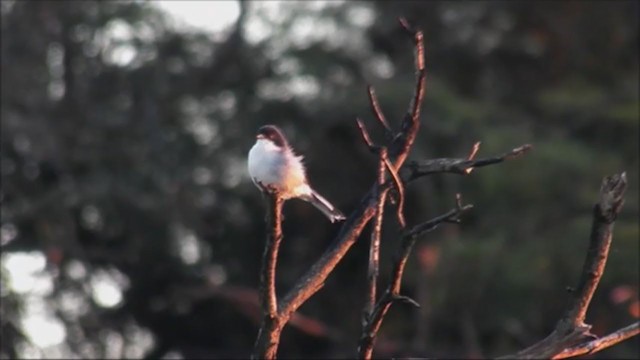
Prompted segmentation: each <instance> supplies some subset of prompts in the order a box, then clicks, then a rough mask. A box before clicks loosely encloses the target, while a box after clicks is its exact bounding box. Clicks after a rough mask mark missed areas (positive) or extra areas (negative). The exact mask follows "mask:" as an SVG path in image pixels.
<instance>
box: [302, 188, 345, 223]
mask: <svg viewBox="0 0 640 360" xmlns="http://www.w3.org/2000/svg"><path fill="white" fill-rule="evenodd" d="M302 199H303V200H306V201H308V202H310V203H311V204H312V205H313V206H315V207H316V208H317V209H318V210H320V211H321V212H322V213H323V214H324V215H325V216H326V217H328V218H329V221H331V222H332V223H333V222H336V221H341V220H344V219H346V217H345V216H344V214H343V213H342V212H341V211H340V210H338V209H336V208H335V207H334V206H333V205H332V204H331V203H330V202H329V200H327V199H325V198H323V197H322V196H321V195H320V194H318V193H317V192H315V191H314V190H311V193H310V194H308V195H305V196H302Z"/></svg>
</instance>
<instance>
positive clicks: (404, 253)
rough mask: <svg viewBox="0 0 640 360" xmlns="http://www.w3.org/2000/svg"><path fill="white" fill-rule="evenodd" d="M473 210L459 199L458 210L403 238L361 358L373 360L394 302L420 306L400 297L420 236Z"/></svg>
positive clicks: (364, 338) (367, 330) (366, 333)
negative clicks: (408, 263) (384, 323)
mask: <svg viewBox="0 0 640 360" xmlns="http://www.w3.org/2000/svg"><path fill="white" fill-rule="evenodd" d="M471 208H472V205H465V206H462V205H461V204H460V202H459V197H458V200H457V204H456V208H454V209H452V210H450V211H448V212H447V213H446V214H443V215H441V216H438V217H436V218H433V219H431V220H429V221H427V222H425V223H424V224H421V225H418V227H417V228H418V229H421V230H415V229H416V228H414V229H413V230H411V231H409V232H407V233H406V234H405V235H404V236H403V237H402V243H401V245H400V249H399V251H398V254H397V255H396V257H395V260H394V263H393V271H392V275H391V278H392V279H391V282H390V283H389V286H388V287H387V290H386V291H385V293H384V295H383V296H382V297H381V298H380V300H379V301H378V303H377V304H376V306H375V308H374V311H373V312H372V314H371V316H370V317H369V320H368V321H367V324H366V326H365V328H364V330H363V332H362V335H361V337H360V340H359V341H358V356H359V358H361V359H371V356H372V353H373V346H374V342H375V339H376V337H377V334H378V331H379V330H380V326H381V325H382V320H383V319H384V316H385V315H386V314H387V311H389V308H390V307H391V304H392V303H393V302H394V301H398V300H399V301H403V302H408V303H410V304H413V305H414V306H419V304H418V303H417V302H416V301H415V300H413V299H411V298H409V297H407V296H402V295H400V285H401V284H402V275H403V273H404V269H405V266H406V264H407V260H408V259H409V255H410V254H411V250H412V249H413V246H414V244H415V242H416V239H417V238H418V236H419V235H422V234H424V233H425V232H427V231H431V230H433V229H435V228H436V227H437V226H438V225H439V224H441V223H443V222H451V221H453V220H455V219H458V218H459V216H460V214H461V213H462V212H464V211H466V210H469V209H471Z"/></svg>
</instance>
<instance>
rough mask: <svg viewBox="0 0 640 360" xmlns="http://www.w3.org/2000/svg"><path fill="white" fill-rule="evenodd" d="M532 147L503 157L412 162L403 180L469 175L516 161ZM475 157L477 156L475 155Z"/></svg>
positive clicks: (516, 150) (407, 166) (526, 147)
mask: <svg viewBox="0 0 640 360" xmlns="http://www.w3.org/2000/svg"><path fill="white" fill-rule="evenodd" d="M531 148H532V146H531V145H529V144H525V145H522V146H520V147H517V148H515V149H513V150H511V151H509V152H506V153H504V154H502V155H499V156H495V157H490V158H484V159H477V160H473V158H470V159H450V158H443V159H430V160H424V161H412V162H411V163H410V164H408V165H406V166H405V168H406V169H407V170H408V171H406V172H405V173H404V174H403V176H402V178H403V180H405V181H406V182H408V181H411V180H414V179H417V178H419V177H422V176H427V175H431V174H438V173H452V174H459V175H467V174H469V172H470V171H469V169H471V168H477V167H482V166H487V165H493V164H497V163H501V162H503V161H505V160H510V159H514V158H516V157H518V156H520V155H522V154H525V153H526V152H528V151H529V150H531ZM474 155H475V154H474Z"/></svg>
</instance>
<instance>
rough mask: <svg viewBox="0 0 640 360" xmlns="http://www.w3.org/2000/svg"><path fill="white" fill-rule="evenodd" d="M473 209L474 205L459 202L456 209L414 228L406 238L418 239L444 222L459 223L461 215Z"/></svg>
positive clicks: (408, 232)
mask: <svg viewBox="0 0 640 360" xmlns="http://www.w3.org/2000/svg"><path fill="white" fill-rule="evenodd" d="M457 198H458V199H459V194H458V195H457ZM472 208H473V205H472V204H467V205H461V204H460V203H459V202H458V203H457V204H456V207H455V208H454V209H451V210H449V211H447V212H446V213H444V214H442V215H440V216H437V217H435V218H433V219H431V220H428V221H425V222H423V223H421V224H418V225H416V226H414V227H412V228H411V229H410V230H409V231H407V233H406V235H405V237H417V236H420V235H422V234H424V233H427V232H430V231H433V230H435V229H436V228H437V227H438V226H439V225H440V224H442V223H444V222H448V223H450V222H453V223H457V222H458V219H459V217H460V215H461V214H462V213H463V212H465V211H467V210H471V209H472Z"/></svg>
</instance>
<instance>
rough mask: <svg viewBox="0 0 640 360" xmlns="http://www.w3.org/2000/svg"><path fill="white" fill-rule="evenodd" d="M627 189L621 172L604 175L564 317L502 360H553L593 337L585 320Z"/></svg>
mask: <svg viewBox="0 0 640 360" xmlns="http://www.w3.org/2000/svg"><path fill="white" fill-rule="evenodd" d="M626 188H627V178H626V174H625V173H624V172H623V173H621V174H615V175H611V176H607V177H605V178H604V179H603V181H602V186H601V188H600V197H599V201H598V203H596V205H595V206H594V208H593V222H592V227H591V236H590V241H589V249H588V251H587V255H586V258H585V261H584V265H583V266H582V273H581V275H580V281H579V282H578V287H577V288H576V290H575V291H574V292H573V295H572V297H571V299H570V300H569V303H568V305H567V308H566V310H565V313H564V315H563V316H562V318H561V319H560V320H558V322H557V324H556V327H555V329H554V330H553V332H551V334H549V336H547V337H546V338H544V339H543V340H541V341H540V342H538V343H536V344H534V345H532V346H530V347H529V348H527V349H524V350H522V351H520V352H518V353H516V354H514V355H508V356H505V357H502V358H505V359H507V358H508V359H532V358H553V357H554V356H556V355H558V354H561V353H563V352H564V351H565V349H567V348H569V349H570V348H572V347H573V346H575V344H576V343H578V342H580V341H583V340H584V339H585V338H593V337H595V336H594V335H593V334H591V333H590V332H589V330H590V329H591V325H588V324H585V323H584V319H585V315H586V313H587V309H588V308H589V304H590V303H591V299H592V297H593V294H594V292H595V290H596V288H597V287H598V283H599V282H600V278H601V277H602V274H603V272H604V268H605V265H606V262H607V258H608V256H609V247H610V245H611V240H612V237H613V224H614V222H615V219H616V217H617V216H618V214H619V212H620V210H621V209H622V204H623V203H624V193H625V190H626ZM632 333H633V332H632ZM630 336H633V335H630ZM622 340H623V339H621V340H620V341H622ZM596 341H597V340H596ZM600 344H602V345H601V347H600V348H599V349H598V350H600V349H603V348H605V347H607V346H605V345H607V344H609V345H608V346H611V345H613V344H615V342H610V343H609V342H603V343H600ZM594 350H595V348H594Z"/></svg>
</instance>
